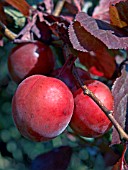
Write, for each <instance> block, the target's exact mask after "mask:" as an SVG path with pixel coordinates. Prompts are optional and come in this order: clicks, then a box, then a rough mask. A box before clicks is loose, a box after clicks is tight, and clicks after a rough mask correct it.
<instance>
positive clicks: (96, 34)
mask: <svg viewBox="0 0 128 170" xmlns="http://www.w3.org/2000/svg"><path fill="white" fill-rule="evenodd" d="M69 36H70V40H71V43H72V45H73V47H74V48H75V49H77V50H80V51H84V52H86V51H91V50H92V48H94V44H95V42H97V43H98V45H100V46H103V45H102V43H104V46H105V45H106V46H107V47H108V48H109V49H126V48H127V47H128V37H127V36H128V32H126V31H124V30H123V29H121V28H117V27H114V26H112V25H110V24H108V23H106V22H103V21H100V20H95V19H94V18H92V17H90V16H89V15H88V14H86V13H84V12H79V13H78V14H77V15H76V18H75V21H74V22H73V23H71V24H70V26H69ZM88 41H89V42H91V44H89V43H88ZM98 45H97V46H98ZM96 48H97V47H96Z"/></svg>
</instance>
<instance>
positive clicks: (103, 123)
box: [70, 80, 113, 137]
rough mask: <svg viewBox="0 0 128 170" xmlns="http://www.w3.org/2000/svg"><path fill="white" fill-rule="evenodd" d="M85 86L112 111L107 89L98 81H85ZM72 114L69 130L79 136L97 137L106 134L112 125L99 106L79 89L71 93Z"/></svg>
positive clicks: (111, 102)
mask: <svg viewBox="0 0 128 170" xmlns="http://www.w3.org/2000/svg"><path fill="white" fill-rule="evenodd" d="M85 85H86V86H87V87H88V89H89V90H91V91H92V92H93V93H94V94H95V96H96V97H97V98H98V99H99V100H100V101H101V102H102V103H103V104H104V105H105V106H106V108H107V109H109V110H113V97H112V94H111V91H110V90H109V88H108V87H107V86H106V85H105V84H103V83H102V82H100V81H97V80H87V81H85ZM73 95H74V104H75V106H74V113H73V116H72V119H71V122H70V126H71V128H72V129H73V130H74V131H75V132H76V133H78V134H79V135H81V136H85V137H99V136H101V135H103V134H104V133H105V132H107V131H108V130H109V129H110V128H111V126H112V124H111V122H110V120H109V119H108V118H107V116H106V115H105V113H104V112H103V111H102V110H101V108H99V106H98V105H97V104H96V103H95V102H94V101H93V100H92V99H91V98H90V97H89V96H87V95H84V94H83V90H82V89H81V88H79V89H77V90H76V91H74V93H73Z"/></svg>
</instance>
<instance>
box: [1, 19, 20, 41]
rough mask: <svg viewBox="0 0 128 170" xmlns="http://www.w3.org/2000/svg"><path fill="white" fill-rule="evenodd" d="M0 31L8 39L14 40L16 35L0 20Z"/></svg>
mask: <svg viewBox="0 0 128 170" xmlns="http://www.w3.org/2000/svg"><path fill="white" fill-rule="evenodd" d="M0 32H2V34H3V35H4V36H5V37H7V38H8V39H10V40H14V39H15V38H16V37H17V35H16V34H15V33H13V32H12V31H10V30H9V29H8V28H7V27H6V25H4V24H3V23H2V22H1V21H0Z"/></svg>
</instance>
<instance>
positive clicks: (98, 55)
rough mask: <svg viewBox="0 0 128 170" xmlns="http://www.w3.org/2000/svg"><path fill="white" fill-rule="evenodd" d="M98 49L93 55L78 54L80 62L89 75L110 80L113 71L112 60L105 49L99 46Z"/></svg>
mask: <svg viewBox="0 0 128 170" xmlns="http://www.w3.org/2000/svg"><path fill="white" fill-rule="evenodd" d="M95 46H97V45H95ZM98 49H99V50H98V51H96V52H95V53H94V52H91V53H89V52H88V53H87V52H78V57H79V59H80V62H81V63H82V64H83V65H85V66H86V67H87V68H88V69H89V71H90V73H92V74H94V75H97V76H104V77H106V78H111V76H112V75H113V73H114V70H115V63H114V58H113V57H112V56H111V55H110V54H109V53H108V51H107V50H106V49H105V48H101V47H100V46H99V47H98ZM100 49H102V50H100Z"/></svg>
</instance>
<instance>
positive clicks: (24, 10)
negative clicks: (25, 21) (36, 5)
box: [5, 0, 31, 17]
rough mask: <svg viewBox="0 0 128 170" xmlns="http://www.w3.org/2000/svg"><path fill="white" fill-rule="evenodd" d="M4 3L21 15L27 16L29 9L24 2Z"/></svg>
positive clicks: (8, 0) (20, 0)
mask: <svg viewBox="0 0 128 170" xmlns="http://www.w3.org/2000/svg"><path fill="white" fill-rule="evenodd" d="M5 2H7V3H8V4H10V5H11V6H13V7H14V8H16V9H17V10H19V11H20V12H21V13H22V14H23V15H25V16H27V17H28V16H29V14H30V10H31V7H30V5H29V4H28V3H27V2H26V1H25V0H5Z"/></svg>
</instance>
